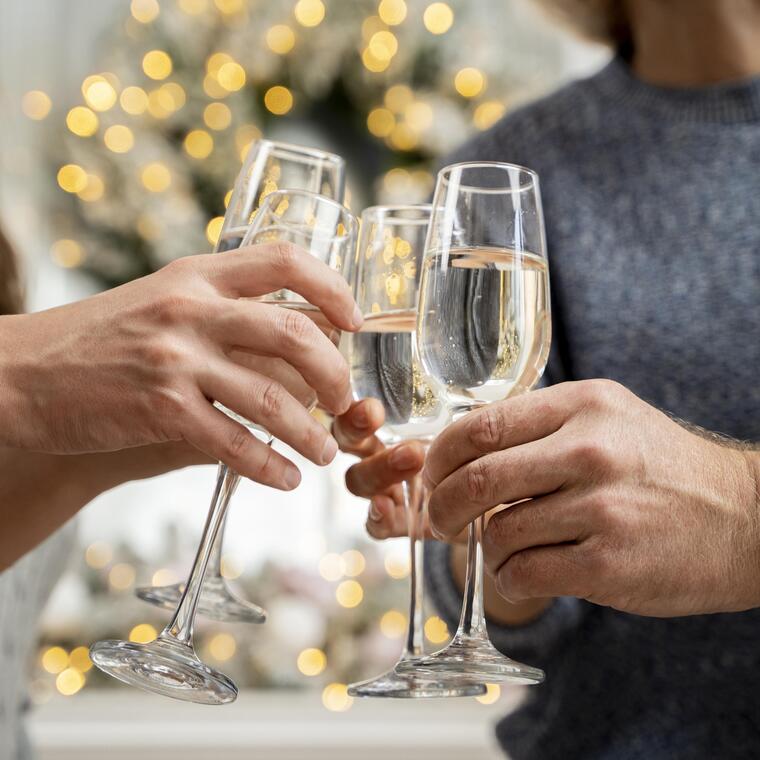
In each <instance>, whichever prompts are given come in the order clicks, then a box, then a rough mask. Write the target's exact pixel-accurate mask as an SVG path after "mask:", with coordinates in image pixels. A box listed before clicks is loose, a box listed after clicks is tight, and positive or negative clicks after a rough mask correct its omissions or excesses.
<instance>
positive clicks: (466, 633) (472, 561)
mask: <svg viewBox="0 0 760 760" xmlns="http://www.w3.org/2000/svg"><path fill="white" fill-rule="evenodd" d="M484 525H485V517H483V516H482V517H479V518H478V519H477V520H475V521H474V522H471V523H470V524H469V526H468V527H467V571H466V574H465V580H464V600H463V603H462V615H461V617H460V618H459V628H458V629H457V634H456V635H457V638H462V637H466V638H469V639H482V640H483V641H487V640H488V632H487V630H486V616H485V610H484V608H483V528H484Z"/></svg>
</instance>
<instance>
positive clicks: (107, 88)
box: [82, 74, 116, 111]
mask: <svg viewBox="0 0 760 760" xmlns="http://www.w3.org/2000/svg"><path fill="white" fill-rule="evenodd" d="M82 94H83V95H84V99H85V101H86V102H87V105H88V106H90V108H92V109H93V110H95V111H108V110H109V109H110V108H113V105H114V103H116V90H115V88H114V86H113V85H112V84H111V82H109V81H108V80H107V79H106V78H105V77H104V76H101V75H100V74H94V75H92V76H89V77H87V79H85V80H84V82H83V83H82Z"/></svg>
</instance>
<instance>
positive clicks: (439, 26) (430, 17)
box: [422, 3, 454, 34]
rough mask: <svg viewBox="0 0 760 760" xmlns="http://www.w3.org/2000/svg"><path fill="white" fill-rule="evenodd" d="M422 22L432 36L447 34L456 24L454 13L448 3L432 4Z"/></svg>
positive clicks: (426, 9)
mask: <svg viewBox="0 0 760 760" xmlns="http://www.w3.org/2000/svg"><path fill="white" fill-rule="evenodd" d="M422 22H423V23H424V24H425V29H427V30H428V31H429V32H430V33H431V34H445V33H446V32H448V31H449V29H451V25H452V24H453V23H454V11H452V10H451V8H450V7H449V6H448V5H447V4H446V3H431V4H430V5H428V7H427V8H425V13H424V14H423V15H422Z"/></svg>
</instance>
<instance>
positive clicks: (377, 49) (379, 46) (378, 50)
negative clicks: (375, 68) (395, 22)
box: [367, 29, 398, 61]
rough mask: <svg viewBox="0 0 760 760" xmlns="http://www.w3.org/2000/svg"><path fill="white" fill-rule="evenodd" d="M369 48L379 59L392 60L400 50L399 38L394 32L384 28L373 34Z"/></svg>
mask: <svg viewBox="0 0 760 760" xmlns="http://www.w3.org/2000/svg"><path fill="white" fill-rule="evenodd" d="M367 49H368V50H369V52H370V53H372V55H373V56H374V57H375V58H377V60H379V61H390V59H391V58H393V56H394V55H396V53H397V52H398V40H397V39H396V35H395V34H393V32H389V31H388V30H387V29H383V30H381V31H379V32H375V33H374V34H373V35H372V37H371V38H370V40H369V43H368V45H367Z"/></svg>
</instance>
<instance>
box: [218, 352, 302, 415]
mask: <svg viewBox="0 0 760 760" xmlns="http://www.w3.org/2000/svg"><path fill="white" fill-rule="evenodd" d="M228 356H229V357H230V360H231V361H233V362H235V364H239V365H240V366H241V367H246V368H247V369H252V370H254V371H255V372H258V373H259V374H260V375H266V377H269V378H271V379H272V380H276V381H277V382H278V383H280V384H281V385H284V386H285V388H286V389H287V391H288V393H290V395H291V396H293V397H294V398H295V399H296V401H298V403H299V404H301V406H304V407H306V408H307V409H311V408H312V407H313V406H314V404H316V402H317V394H316V393H315V392H314V389H313V388H312V387H311V386H310V385H308V384H307V382H306V381H305V380H304V379H303V377H302V376H301V374H300V372H298V370H296V369H295V368H293V367H291V366H290V364H288V363H287V362H286V361H285V360H284V359H278V358H277V357H276V356H261V355H260V354H253V353H250V352H249V351H245V350H242V349H237V348H235V349H232V350H231V351H230V352H229V353H228Z"/></svg>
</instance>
